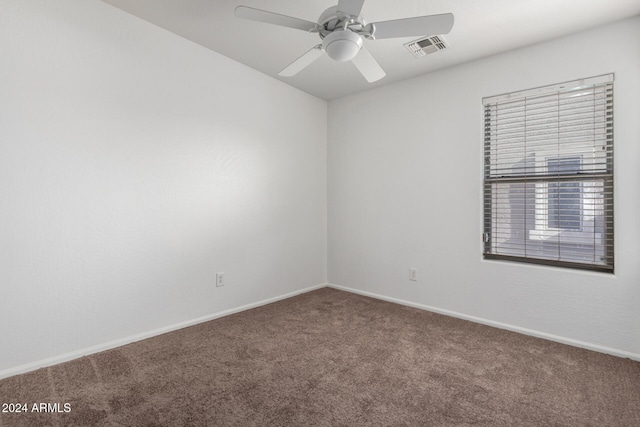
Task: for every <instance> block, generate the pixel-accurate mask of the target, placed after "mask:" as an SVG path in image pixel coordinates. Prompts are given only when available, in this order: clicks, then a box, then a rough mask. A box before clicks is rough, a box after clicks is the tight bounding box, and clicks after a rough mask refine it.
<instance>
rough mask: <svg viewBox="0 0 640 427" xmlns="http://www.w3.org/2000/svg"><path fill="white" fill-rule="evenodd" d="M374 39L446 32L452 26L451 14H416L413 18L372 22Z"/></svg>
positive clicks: (432, 34)
mask: <svg viewBox="0 0 640 427" xmlns="http://www.w3.org/2000/svg"><path fill="white" fill-rule="evenodd" d="M373 26H374V27H375V31H374V33H373V37H374V38H376V39H392V38H396V37H419V36H434V35H438V34H447V33H448V32H449V31H451V28H452V27H453V14H452V13H443V14H441V15H428V16H417V17H415V18H405V19H396V20H393V21H382V22H375V23H373Z"/></svg>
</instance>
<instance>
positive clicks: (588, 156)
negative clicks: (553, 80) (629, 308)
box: [483, 74, 614, 272]
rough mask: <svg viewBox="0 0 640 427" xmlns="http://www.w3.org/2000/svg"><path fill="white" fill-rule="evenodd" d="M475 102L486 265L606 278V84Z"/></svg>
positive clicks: (609, 112) (609, 103)
mask: <svg viewBox="0 0 640 427" xmlns="http://www.w3.org/2000/svg"><path fill="white" fill-rule="evenodd" d="M483 103H484V235H483V237H484V257H485V259H503V260H511V261H522V262H533V263H539V264H549V265H558V266H564V267H575V268H583V269H595V270H603V271H610V272H613V265H614V262H613V261H614V258H613V75H612V74H610V75H606V76H599V77H594V78H590V79H583V80H578V81H574V82H567V83H562V84H558V85H554V86H547V87H543V88H538V89H532V90H527V91H523V92H518V93H510V94H506V95H499V96H494V97H490V98H485V99H484V100H483Z"/></svg>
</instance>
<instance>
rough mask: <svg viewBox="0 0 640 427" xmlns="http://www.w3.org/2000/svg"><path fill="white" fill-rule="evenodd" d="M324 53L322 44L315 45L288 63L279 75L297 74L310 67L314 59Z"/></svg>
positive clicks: (289, 75)
mask: <svg viewBox="0 0 640 427" xmlns="http://www.w3.org/2000/svg"><path fill="white" fill-rule="evenodd" d="M322 55H324V51H323V50H322V45H321V44H319V45H317V46H314V47H312V48H311V49H309V50H308V51H306V52H305V53H304V54H303V55H302V56H301V57H300V58H298V59H296V60H295V61H293V62H292V63H291V64H289V65H287V67H286V68H285V69H284V70H282V71H280V72H279V73H278V75H280V76H283V77H291V76H295V75H296V74H298V73H299V72H300V71H302V70H303V69H305V68H306V67H308V66H309V65H310V64H311V63H312V62H313V61H315V60H316V59H318V58H320V57H321V56H322Z"/></svg>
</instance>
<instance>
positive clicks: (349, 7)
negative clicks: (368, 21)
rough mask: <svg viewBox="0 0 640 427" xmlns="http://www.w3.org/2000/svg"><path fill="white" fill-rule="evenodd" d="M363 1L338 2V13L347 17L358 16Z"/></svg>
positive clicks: (345, 0) (346, 0)
mask: <svg viewBox="0 0 640 427" xmlns="http://www.w3.org/2000/svg"><path fill="white" fill-rule="evenodd" d="M363 4H364V0H340V1H338V12H342V13H344V14H345V15H349V16H355V17H358V16H360V12H361V11H362V5H363Z"/></svg>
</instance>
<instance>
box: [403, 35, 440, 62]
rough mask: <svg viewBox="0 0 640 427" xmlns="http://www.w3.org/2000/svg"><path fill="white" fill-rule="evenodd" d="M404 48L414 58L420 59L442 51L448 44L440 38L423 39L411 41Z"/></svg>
mask: <svg viewBox="0 0 640 427" xmlns="http://www.w3.org/2000/svg"><path fill="white" fill-rule="evenodd" d="M405 46H406V47H407V49H409V52H411V53H412V54H413V56H415V57H416V58H421V57H423V56H425V55H429V54H431V53H436V52H438V51H440V50H442V49H446V48H448V47H450V46H449V43H447V41H446V40H445V39H444V37H442V36H431V37H425V38H422V39H419V40H415V41H412V42H411V43H407V44H405Z"/></svg>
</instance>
